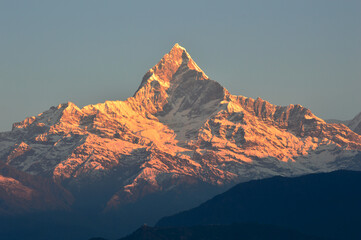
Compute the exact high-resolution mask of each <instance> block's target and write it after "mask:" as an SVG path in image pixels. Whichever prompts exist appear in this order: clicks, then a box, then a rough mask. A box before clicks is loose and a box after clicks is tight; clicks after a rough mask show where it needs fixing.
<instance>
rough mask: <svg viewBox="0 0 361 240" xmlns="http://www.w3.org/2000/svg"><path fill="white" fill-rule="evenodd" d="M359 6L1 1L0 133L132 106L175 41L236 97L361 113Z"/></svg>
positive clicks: (325, 114) (334, 113) (326, 1)
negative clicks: (70, 114)
mask: <svg viewBox="0 0 361 240" xmlns="http://www.w3.org/2000/svg"><path fill="white" fill-rule="evenodd" d="M360 13H361V1H347V0H344V1H338V0H337V1H335V0H323V1H321V0H302V1H301V0H300V1H294V0H284V1H279V0H273V1H269V0H265V1H258V0H256V1H178V2H173V1H57V2H55V1H13V0H9V1H1V2H0V82H1V87H0V112H1V115H0V116H1V118H0V119H1V121H0V131H7V130H10V129H11V124H12V123H13V122H17V121H22V120H23V119H24V118H25V117H27V116H33V115H37V114H39V113H40V112H43V111H45V110H47V109H49V108H50V107H51V106H53V105H58V104H59V103H62V102H67V101H72V102H74V103H75V104H77V105H78V106H84V105H88V104H94V103H98V102H104V101H105V100H124V99H126V98H127V97H130V96H132V95H133V93H134V91H135V90H136V89H137V87H138V85H139V84H140V82H141V79H142V77H143V75H144V74H145V72H146V71H147V70H148V69H149V68H151V67H152V66H153V65H155V64H156V63H157V62H158V61H159V60H160V59H161V57H162V56H163V55H164V54H165V53H167V52H168V51H169V50H170V48H171V47H172V46H173V45H174V44H175V43H176V42H178V43H179V44H180V45H181V46H183V47H185V48H186V49H187V50H188V52H189V53H190V55H191V56H192V57H193V59H194V60H195V61H196V62H197V64H198V65H199V66H200V67H201V68H202V69H203V70H204V71H205V73H206V74H207V75H208V76H209V77H210V78H211V79H214V80H216V81H218V82H219V83H221V84H222V85H223V86H225V87H226V88H227V89H228V90H229V91H230V92H231V93H232V94H236V95H243V96H247V97H257V96H259V97H261V98H263V99H265V100H268V101H270V102H271V103H273V104H278V105H288V104H291V103H292V104H296V103H299V104H301V105H303V106H305V107H308V108H310V109H311V110H312V111H313V112H314V113H315V114H316V115H317V116H319V117H321V118H326V119H328V118H337V119H341V120H345V119H351V118H352V117H353V116H355V115H356V114H357V113H358V112H360V111H361V91H360V90H361V27H360V26H361V14H360Z"/></svg>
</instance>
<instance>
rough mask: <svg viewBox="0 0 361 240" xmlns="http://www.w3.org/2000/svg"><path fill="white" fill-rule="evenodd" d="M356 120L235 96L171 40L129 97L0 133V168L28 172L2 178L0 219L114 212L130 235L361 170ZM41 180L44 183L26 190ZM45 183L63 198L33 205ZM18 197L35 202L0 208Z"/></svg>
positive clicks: (72, 108) (55, 113) (65, 109)
mask: <svg viewBox="0 0 361 240" xmlns="http://www.w3.org/2000/svg"><path fill="white" fill-rule="evenodd" d="M355 119H356V118H355ZM360 120H361V116H360V117H359V118H357V119H356V120H355V121H353V122H352V123H350V125H348V126H349V127H348V126H346V125H344V124H336V123H327V122H326V121H324V120H323V119H321V118H319V117H317V116H315V115H314V114H313V113H312V112H311V111H310V110H309V109H307V108H304V107H302V106H301V105H292V104H291V105H288V106H276V105H273V104H271V103H269V102H267V101H265V100H263V99H261V98H257V99H252V98H248V97H244V96H235V95H232V94H231V93H229V91H228V90H227V89H225V88H224V87H223V86H221V85H220V84H219V83H218V82H216V81H214V80H211V79H210V78H209V77H208V76H207V75H206V74H205V73H204V72H203V71H202V70H201V68H200V67H198V65H197V64H196V63H195V62H194V61H193V59H192V58H191V56H190V55H189V53H188V52H187V51H186V50H185V49H184V48H183V47H181V46H180V45H178V44H176V45H174V47H173V48H172V49H171V50H170V52H169V53H167V54H165V55H164V56H163V58H162V59H161V60H160V61H159V62H158V63H157V64H156V65H155V66H154V67H153V68H151V69H150V70H149V71H148V72H147V73H146V74H145V75H144V77H143V80H142V82H141V84H140V86H139V88H138V90H137V91H136V92H135V94H134V95H133V97H130V98H128V99H127V100H125V101H106V102H105V103H99V104H95V105H88V106H85V107H82V108H79V107H78V106H76V105H75V104H74V103H71V102H68V103H64V104H59V105H58V106H55V107H51V108H50V109H49V110H47V111H44V112H43V113H40V114H39V115H37V116H32V117H28V118H26V119H25V120H23V121H21V122H18V123H14V124H13V127H12V130H11V131H9V132H3V133H0V161H1V164H2V166H4V168H9V169H12V170H11V171H14V172H18V173H19V176H20V175H21V176H26V178H25V179H24V178H22V180H21V181H20V180H19V179H18V178H17V177H15V178H12V177H11V176H10V177H9V176H7V175H6V174H3V173H2V172H1V174H2V175H1V176H0V177H1V178H0V180H1V183H0V184H2V183H5V184H2V185H0V190H1V189H5V188H7V190H4V191H2V190H1V193H2V194H1V195H0V198H1V199H10V198H11V199H13V200H11V201H10V200H9V201H8V200H5V204H3V201H2V202H1V204H0V213H1V212H6V213H8V214H11V215H16V214H26V213H29V212H32V211H37V210H38V208H39V207H37V206H40V205H41V209H42V211H47V210H48V209H53V210H54V209H56V210H62V211H70V212H71V211H75V210H79V209H81V210H84V211H94V212H96V213H99V214H103V215H107V216H108V215H112V214H113V213H115V212H116V213H117V216H123V218H124V219H123V220H122V221H124V222H123V223H124V229H127V230H124V232H126V231H129V228H132V227H133V228H134V227H135V226H139V225H140V224H142V223H143V222H144V221H150V222H149V223H152V222H155V220H156V219H157V218H159V217H161V216H164V215H169V214H171V213H175V212H176V211H179V210H182V209H186V208H188V207H191V206H195V205H196V204H198V203H200V202H202V201H204V200H206V199H208V198H210V197H212V196H214V195H215V194H217V193H220V192H222V191H224V190H225V189H227V188H229V187H230V186H233V185H235V184H236V183H239V182H245V181H249V180H252V179H262V178H267V177H271V176H278V175H280V176H298V175H303V174H309V173H317V172H330V171H334V170H339V169H349V170H361V163H360V155H361V154H360V153H361V136H360V135H359V134H358V133H360V122H361V121H360ZM33 178H34V179H36V180H32V179H33ZM38 179H46V181H45V182H48V183H49V185H44V186H41V188H36V189H35V188H32V186H35V185H34V184H33V185H32V184H31V182H32V181H38ZM10 182H11V183H12V184H9V183H10ZM1 186H7V187H2V188H1ZM50 186H51V189H52V190H51V191H49V190H44V191H45V192H46V193H47V194H49V196H47V197H49V199H52V198H54V196H58V195H56V194H60V195H61V196H62V197H61V198H57V199H58V201H52V200H48V201H44V202H41V203H40V202H39V198H38V197H34V196H35V195H36V194H38V195H37V196H40V195H41V194H42V193H43V192H44V191H43V190H42V189H47V188H49V187H50ZM9 189H10V190H9ZM54 189H55V190H54ZM9 192H11V193H9ZM29 192H33V193H34V194H33V195H31V194H30V193H29ZM35 193H36V194H35ZM55 193H56V194H55ZM39 194H40V195H39ZM44 194H45V193H44ZM22 198H26V199H27V200H28V202H31V204H30V203H29V204H27V205H22V207H18V205H17V204H14V206H11V208H9V206H8V205H7V204H8V203H9V202H16V201H17V200H19V201H22V200H21V199H22ZM43 200H44V198H43ZM45 200H46V198H45ZM165 203H166V204H165ZM15 208H16V211H15V210H11V211H10V210H6V209H15ZM89 209H90V210H89ZM144 209H148V210H144ZM160 209H161V210H160ZM132 211H133V212H132ZM134 212H137V214H135V213H134ZM120 213H123V215H122V214H120ZM125 213H127V214H125ZM129 215H132V216H133V215H134V216H137V217H136V218H135V220H134V222H132V221H130V220H129V219H128V218H127V216H129ZM118 220H119V219H117V221H118ZM119 221H120V220H119ZM130 222H131V223H130ZM127 224H130V225H129V226H128V227H125V225H127Z"/></svg>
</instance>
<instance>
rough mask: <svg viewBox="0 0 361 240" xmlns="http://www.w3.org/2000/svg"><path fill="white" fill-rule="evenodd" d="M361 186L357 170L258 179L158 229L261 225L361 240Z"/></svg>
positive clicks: (169, 219)
mask: <svg viewBox="0 0 361 240" xmlns="http://www.w3.org/2000/svg"><path fill="white" fill-rule="evenodd" d="M359 160H361V156H360V157H359ZM360 184H361V172H353V171H336V172H331V173H318V174H310V175H305V176H301V177H295V178H285V177H273V178H268V179H263V180H253V181H250V182H246V183H241V184H238V185H236V186H235V187H233V188H231V189H230V190H228V191H226V192H225V193H222V194H220V195H217V196H215V197H214V198H212V199H210V200H209V201H207V202H205V203H203V204H201V205H200V206H198V207H196V208H193V209H191V210H188V211H184V212H181V213H178V214H175V215H173V216H169V217H165V218H163V219H161V220H160V221H159V222H158V223H157V227H163V228H164V227H168V228H173V227H175V228H179V227H188V226H214V225H216V226H217V225H227V224H233V223H245V222H257V223H261V224H274V225H277V226H282V227H284V228H290V229H296V230H298V231H301V232H303V233H307V234H311V235H316V236H322V237H326V238H329V239H360V238H361V233H360V228H361V220H360V215H361V207H360V206H359V203H360V201H361V190H360V188H359V186H360ZM265 239H266V238H265Z"/></svg>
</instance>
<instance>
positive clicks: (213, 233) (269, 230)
mask: <svg viewBox="0 0 361 240" xmlns="http://www.w3.org/2000/svg"><path fill="white" fill-rule="evenodd" d="M202 239H204V240H206V239H207V240H216V239H217V240H219V239H222V240H231V239H242V240H266V239H267V240H272V239H277V240H290V239H292V240H321V239H322V238H318V237H312V236H307V235H304V234H302V233H299V232H297V231H294V230H289V229H285V228H280V227H276V226H271V225H260V224H232V225H213V226H194V227H168V228H167V227H154V228H153V227H147V226H143V227H141V228H139V229H138V230H137V231H135V232H134V233H133V234H131V235H129V236H127V237H125V238H121V239H120V240H202Z"/></svg>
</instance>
